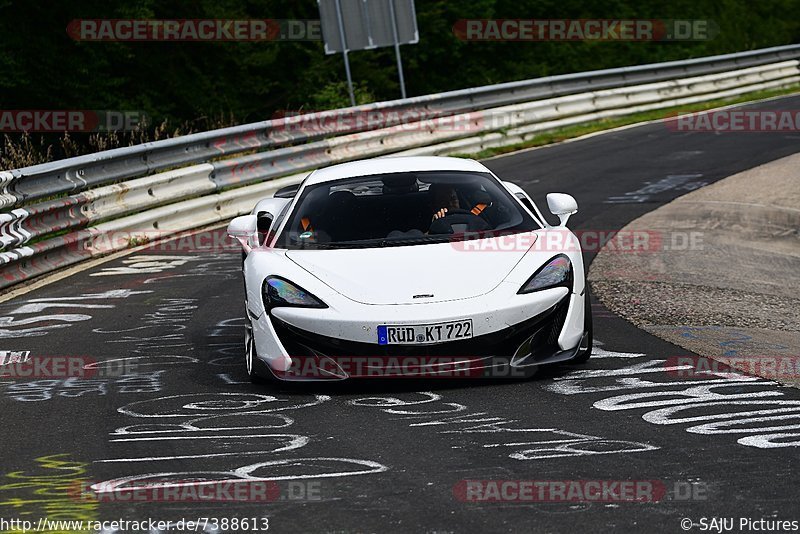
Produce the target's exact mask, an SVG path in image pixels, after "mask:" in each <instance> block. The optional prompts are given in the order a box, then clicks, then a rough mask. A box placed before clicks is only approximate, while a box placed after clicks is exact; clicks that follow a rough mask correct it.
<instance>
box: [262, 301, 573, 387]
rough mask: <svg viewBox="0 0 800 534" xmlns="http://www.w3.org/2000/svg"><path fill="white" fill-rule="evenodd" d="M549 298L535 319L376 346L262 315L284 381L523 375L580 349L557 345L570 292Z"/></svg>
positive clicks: (273, 361) (272, 365)
mask: <svg viewBox="0 0 800 534" xmlns="http://www.w3.org/2000/svg"><path fill="white" fill-rule="evenodd" d="M552 296H553V297H555V298H551V299H550V300H551V304H550V305H549V306H548V307H546V308H545V309H544V310H543V311H541V312H540V313H538V314H536V315H534V316H533V317H529V318H527V319H525V320H522V321H520V322H517V323H513V324H510V325H508V324H506V325H505V328H501V329H497V330H493V331H489V332H484V333H481V334H479V335H476V336H475V337H473V338H470V339H467V340H460V341H450V342H443V343H438V344H434V345H379V344H377V342H375V343H370V342H366V341H363V340H351V339H343V338H342V337H338V336H337V337H334V336H331V335H325V334H321V333H319V332H312V331H310V330H308V329H305V328H302V327H299V326H297V325H293V324H291V323H290V322H288V321H287V320H284V319H282V318H280V317H278V316H277V315H280V314H274V315H272V316H269V317H268V316H266V315H264V316H262V317H261V318H260V319H261V321H266V322H267V323H268V324H267V325H265V326H266V327H267V328H268V330H269V332H268V333H269V335H271V336H274V340H275V342H276V343H277V344H278V345H279V349H280V351H281V353H282V354H283V355H284V358H282V359H274V358H272V359H269V360H268V362H269V363H270V368H271V370H272V372H273V373H274V374H275V375H276V376H277V377H278V378H280V379H283V380H330V379H346V378H377V377H381V378H383V377H440V378H445V377H447V378H450V377H453V378H457V377H459V378H484V377H501V376H502V377H523V376H527V375H528V374H529V373H530V371H531V369H532V368H533V367H535V366H538V365H542V364H547V363H555V362H559V361H565V360H569V359H571V358H573V357H574V356H575V355H576V354H577V351H578V349H579V345H580V344H578V345H576V346H575V347H570V348H568V349H566V350H564V349H563V348H562V347H561V346H560V344H559V338H560V336H561V334H562V331H563V329H564V326H565V322H566V321H567V317H568V315H571V314H569V311H570V310H569V308H570V303H571V302H572V299H571V297H572V295H571V294H570V293H566V292H565V294H556V293H554V294H553V295H552ZM558 297H560V298H558ZM259 322H260V321H259ZM265 333H267V332H265ZM477 333H478V331H477V329H476V334H477ZM259 352H260V351H259ZM262 354H263V353H262ZM270 360H271V361H270ZM276 363H277V364H278V365H275V364H276Z"/></svg>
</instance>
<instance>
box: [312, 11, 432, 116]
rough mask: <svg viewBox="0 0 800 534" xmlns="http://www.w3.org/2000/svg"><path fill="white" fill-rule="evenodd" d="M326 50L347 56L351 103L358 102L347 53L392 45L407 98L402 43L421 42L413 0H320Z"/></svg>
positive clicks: (404, 94) (346, 69)
mask: <svg viewBox="0 0 800 534" xmlns="http://www.w3.org/2000/svg"><path fill="white" fill-rule="evenodd" d="M317 3H318V4H319V14H320V22H321V26H322V37H323V39H324V41H325V53H326V54H336V53H338V52H341V53H342V54H343V56H344V69H345V73H346V74H347V88H348V90H349V92H350V103H351V104H352V105H354V106H355V104H356V102H355V95H354V93H353V79H352V76H351V73H350V60H349V59H348V53H349V52H351V51H353V50H370V49H373V48H379V47H383V46H393V47H394V52H395V57H396V59H397V72H398V76H399V78H400V91H401V95H402V97H403V98H406V84H405V79H404V77H403V62H402V59H401V57H400V45H401V44H415V43H418V42H419V31H418V29H417V15H416V11H415V10H414V0H317Z"/></svg>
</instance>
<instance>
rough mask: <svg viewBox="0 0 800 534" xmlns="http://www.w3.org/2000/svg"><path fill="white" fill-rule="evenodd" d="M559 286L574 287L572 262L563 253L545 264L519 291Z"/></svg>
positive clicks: (529, 291) (528, 291)
mask: <svg viewBox="0 0 800 534" xmlns="http://www.w3.org/2000/svg"><path fill="white" fill-rule="evenodd" d="M559 286H563V287H567V288H570V287H572V262H570V261H569V258H568V257H566V256H565V255H563V254H559V255H558V256H556V257H554V258H553V259H551V260H550V261H548V262H547V263H546V264H544V265H543V266H542V267H541V268H540V269H539V270H538V271H536V272H535V273H534V274H533V276H531V277H530V279H529V280H528V281H527V282H525V285H523V286H522V288H520V290H519V291H517V293H518V294H519V293H532V292H534V291H539V290H540V289H549V288H551V287H559Z"/></svg>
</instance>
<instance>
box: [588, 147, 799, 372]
mask: <svg viewBox="0 0 800 534" xmlns="http://www.w3.org/2000/svg"><path fill="white" fill-rule="evenodd" d="M799 232H800V154H794V155H791V156H788V157H785V158H782V159H779V160H776V161H773V162H770V163H766V164H764V165H761V166H759V167H755V168H753V169H750V170H747V171H744V172H741V173H739V174H735V175H733V176H730V177H728V178H725V179H723V180H720V181H718V182H716V183H714V184H712V185H710V186H708V187H704V188H701V189H698V190H696V191H693V192H691V193H688V194H686V195H684V196H682V197H679V198H677V199H676V200H674V201H672V202H670V203H668V204H666V205H664V206H662V207H660V208H658V209H657V210H655V211H652V212H649V213H647V214H645V215H643V216H642V217H639V218H638V219H636V220H634V221H633V222H631V223H630V224H628V225H627V226H626V227H625V228H623V230H622V231H621V235H623V236H625V238H627V239H628V245H629V246H628V247H627V248H626V247H624V246H617V247H616V249H615V248H614V246H609V245H607V246H606V247H604V248H603V249H602V250H601V251H600V253H599V254H598V256H597V257H596V258H595V260H594V262H593V264H592V266H591V271H590V274H589V277H590V280H591V282H592V287H593V289H594V292H595V295H596V296H597V297H598V298H599V299H600V300H601V301H602V302H603V303H604V304H605V305H606V306H607V307H608V308H609V309H611V310H613V311H614V312H616V313H618V314H619V315H621V316H623V317H625V318H626V319H628V320H629V321H631V322H632V323H634V324H635V325H637V326H639V327H641V328H643V329H645V330H647V331H648V332H651V333H653V334H655V335H657V336H658V337H661V338H662V339H665V340H667V341H670V342H672V343H674V344H676V345H679V346H681V347H683V348H685V349H687V350H690V351H692V352H695V353H697V354H700V355H702V356H705V357H707V358H711V359H716V360H719V361H724V362H727V363H730V364H732V365H733V366H734V367H736V368H738V369H741V370H743V371H745V372H747V373H749V374H757V375H759V376H762V377H765V378H772V379H775V380H777V381H778V382H782V383H784V384H788V385H793V386H795V387H800V296H799V295H800V233H799ZM636 238H638V239H639V246H638V247H637V246H634V245H633V244H632V243H633V242H634V240H635V239H636ZM619 243H624V240H620V241H619ZM644 243H647V244H644Z"/></svg>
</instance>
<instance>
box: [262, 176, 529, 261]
mask: <svg viewBox="0 0 800 534" xmlns="http://www.w3.org/2000/svg"><path fill="white" fill-rule="evenodd" d="M539 228H540V226H539V225H538V224H537V223H536V221H535V220H534V219H533V218H532V217H531V216H530V215H529V214H528V213H527V212H526V211H525V210H524V209H521V208H520V206H519V204H518V202H517V201H516V200H515V199H514V198H513V197H512V196H511V194H510V193H509V192H508V191H507V190H506V189H505V187H503V186H502V185H501V184H500V183H499V182H498V181H497V180H496V179H495V178H494V177H493V176H492V175H491V174H489V173H479V172H463V171H426V172H403V173H391V174H380V175H370V176H360V177H356V178H350V179H346V180H337V181H333V182H324V183H320V184H317V185H313V186H309V187H306V188H305V189H304V190H303V192H302V194H301V196H300V198H299V199H298V201H297V203H296V204H295V208H294V209H293V210H292V213H291V215H290V216H289V217H288V219H287V222H286V224H285V226H284V228H283V231H282V232H281V234H280V236H279V237H278V239H277V241H276V246H277V247H279V248H288V249H298V248H369V247H385V246H397V245H418V244H425V243H434V242H442V241H448V240H463V239H477V238H484V237H491V236H495V235H500V234H513V233H521V232H530V231H533V230H538V229H539Z"/></svg>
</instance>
